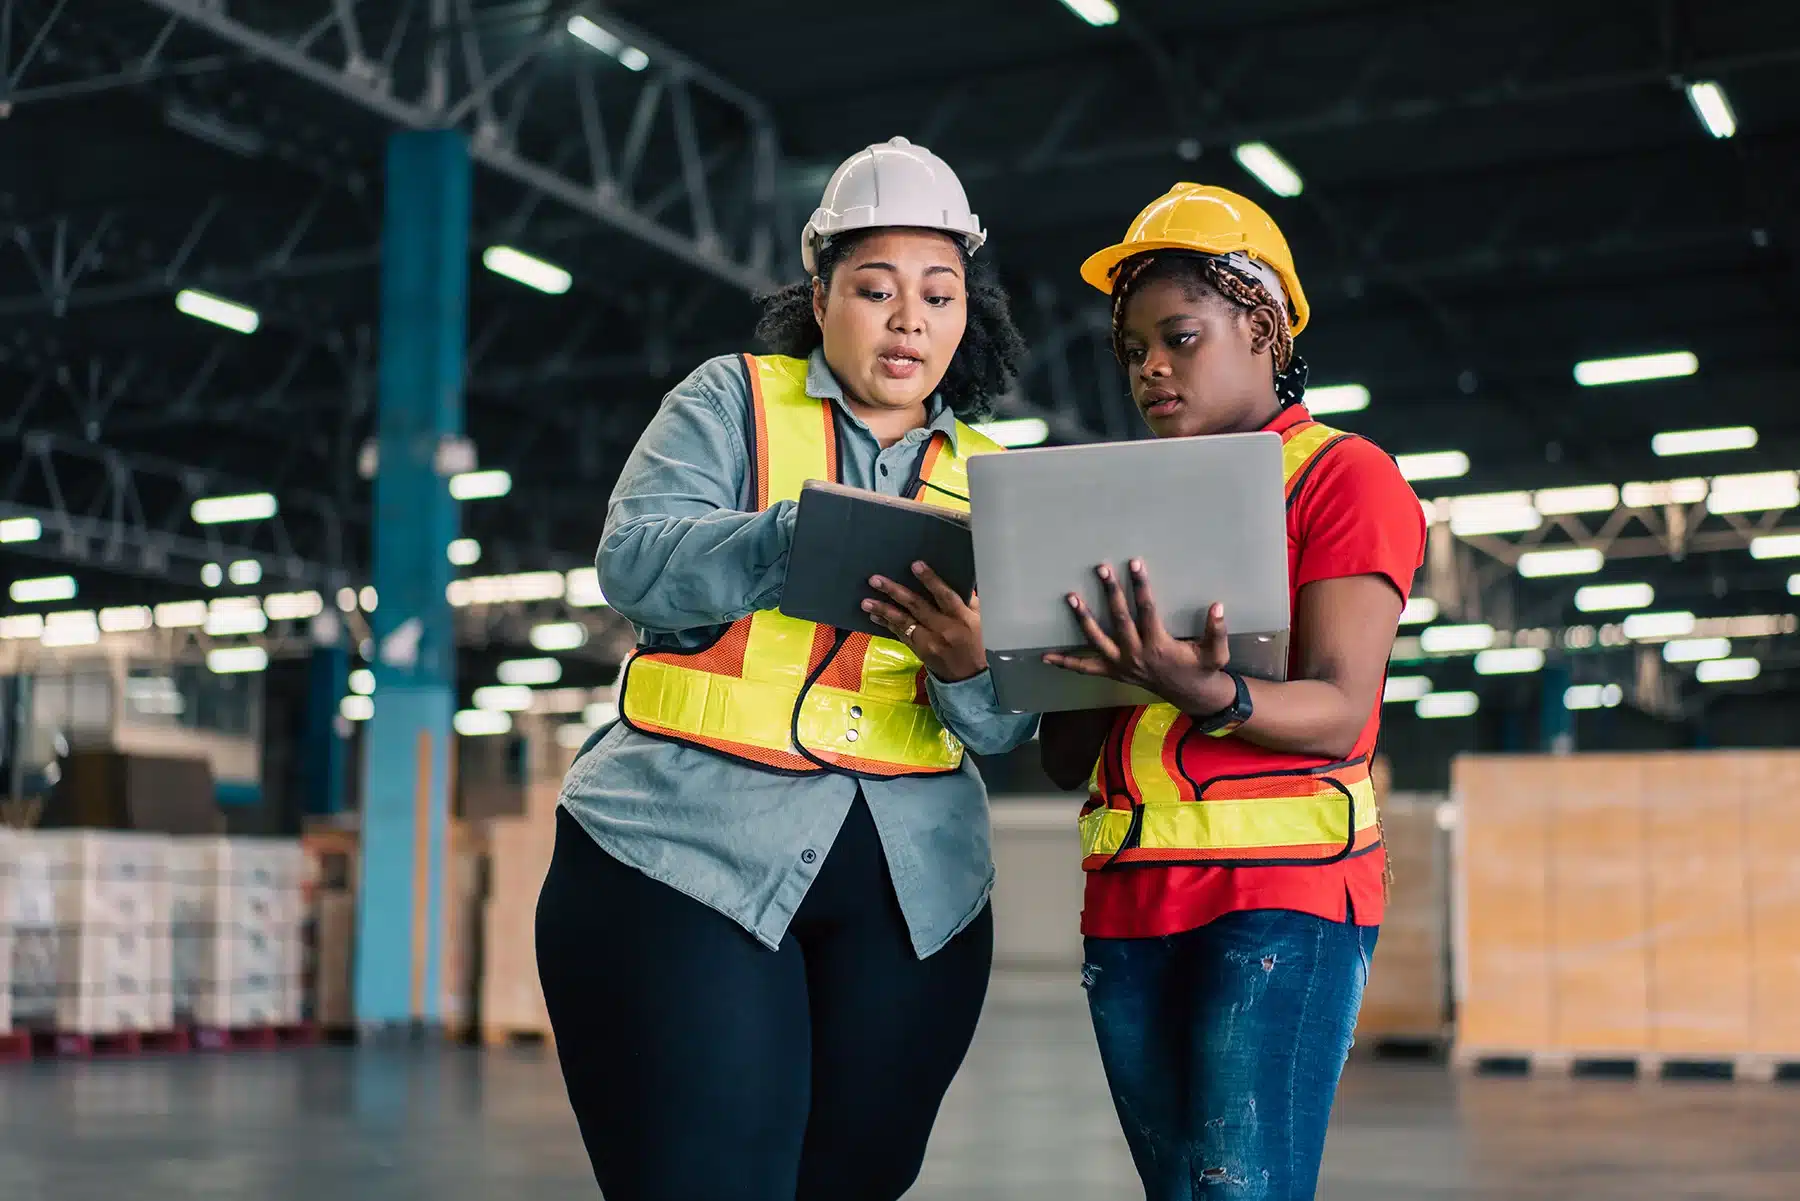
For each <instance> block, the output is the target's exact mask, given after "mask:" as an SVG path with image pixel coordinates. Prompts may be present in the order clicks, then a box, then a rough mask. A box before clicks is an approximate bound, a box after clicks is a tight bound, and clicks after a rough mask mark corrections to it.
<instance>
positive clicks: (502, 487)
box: [450, 468, 512, 500]
mask: <svg viewBox="0 0 1800 1201" xmlns="http://www.w3.org/2000/svg"><path fill="white" fill-rule="evenodd" d="M511 491H512V473H511V472H507V471H502V470H499V469H498V468H496V469H494V470H492V471H465V472H462V473H461V474H458V475H453V476H451V477H450V495H451V496H452V497H454V498H455V499H457V500H487V499H489V498H491V497H495V496H505V495H506V494H507V493H508V492H511Z"/></svg>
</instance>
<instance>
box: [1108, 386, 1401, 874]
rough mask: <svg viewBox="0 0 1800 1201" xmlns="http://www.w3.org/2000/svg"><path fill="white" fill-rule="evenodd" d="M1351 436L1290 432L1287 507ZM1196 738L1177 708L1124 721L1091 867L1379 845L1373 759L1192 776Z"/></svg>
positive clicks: (1249, 859)
mask: <svg viewBox="0 0 1800 1201" xmlns="http://www.w3.org/2000/svg"><path fill="white" fill-rule="evenodd" d="M1349 436H1350V435H1348V434H1344V433H1340V432H1339V431H1337V430H1334V429H1331V428H1330V427H1328V426H1324V425H1321V424H1319V423H1318V422H1316V421H1307V422H1301V423H1299V424H1297V425H1294V426H1292V427H1290V428H1289V429H1288V430H1287V431H1286V432H1285V433H1284V434H1283V436H1282V455H1281V458H1282V463H1281V466H1282V475H1283V478H1284V481H1285V487H1286V495H1287V505H1288V508H1289V509H1290V510H1291V509H1292V508H1293V506H1294V502H1295V499H1296V498H1297V497H1298V496H1299V494H1300V490H1301V488H1302V487H1304V485H1305V483H1306V481H1307V479H1308V477H1309V476H1310V475H1311V474H1312V471H1313V469H1314V468H1315V467H1316V466H1317V465H1318V463H1319V462H1320V460H1321V459H1322V458H1323V457H1324V455H1325V453H1326V452H1327V451H1329V450H1330V449H1331V448H1332V447H1333V446H1335V445H1337V443H1338V442H1340V441H1342V440H1343V439H1345V438H1347V437H1349ZM1198 737H1199V734H1198V732H1197V730H1196V729H1195V726H1194V722H1193V719H1192V718H1190V717H1188V716H1187V715H1186V714H1184V713H1182V712H1181V711H1180V710H1178V709H1177V708H1175V706H1173V705H1167V704H1156V705H1148V706H1142V707H1139V708H1136V709H1132V710H1130V711H1129V712H1127V713H1124V714H1122V715H1121V716H1120V717H1119V719H1118V721H1117V722H1116V723H1115V724H1114V726H1113V728H1112V730H1111V731H1110V732H1109V733H1108V735H1107V738H1106V742H1105V743H1104V744H1103V745H1102V747H1101V751H1100V756H1099V759H1098V761H1097V762H1096V763H1095V765H1094V773H1093V776H1092V777H1091V779H1090V781H1089V791H1090V792H1091V793H1092V796H1091V798H1090V799H1089V802H1088V804H1087V806H1086V807H1085V808H1084V810H1083V812H1082V816H1081V847H1082V866H1083V867H1085V868H1087V869H1088V870H1090V871H1096V870H1100V869H1103V868H1108V867H1116V866H1127V865H1132V864H1157V863H1161V864H1175V863H1190V864H1202V865H1211V866H1219V867H1252V866H1285V865H1309V864H1320V863H1332V862H1336V861H1338V860H1340V859H1344V858H1347V857H1348V856H1351V855H1356V854H1361V853H1364V852H1366V851H1369V850H1373V849H1374V848H1375V847H1377V846H1379V845H1380V843H1381V827H1380V821H1379V817H1378V814H1377V810H1376V803H1375V792H1374V787H1373V785H1372V784H1371V783H1370V780H1369V766H1368V763H1367V761H1366V760H1364V759H1357V760H1352V761H1350V762H1346V763H1333V764H1327V765H1325V766H1323V767H1319V768H1308V769H1303V770H1297V771H1291V772H1286V771H1274V772H1265V773H1258V774H1255V775H1248V776H1218V777H1213V778H1208V779H1195V778H1194V777H1193V776H1192V775H1191V774H1190V772H1189V770H1188V760H1187V754H1186V752H1187V749H1188V746H1189V744H1190V743H1191V742H1192V740H1194V739H1196V738H1198Z"/></svg>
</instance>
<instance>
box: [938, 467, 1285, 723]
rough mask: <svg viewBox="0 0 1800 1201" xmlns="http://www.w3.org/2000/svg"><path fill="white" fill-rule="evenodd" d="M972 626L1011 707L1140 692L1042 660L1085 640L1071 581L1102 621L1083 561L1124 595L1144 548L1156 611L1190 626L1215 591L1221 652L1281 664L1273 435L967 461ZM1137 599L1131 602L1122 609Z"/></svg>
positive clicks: (1194, 632) (1180, 629)
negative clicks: (1104, 571) (1108, 574)
mask: <svg viewBox="0 0 1800 1201" xmlns="http://www.w3.org/2000/svg"><path fill="white" fill-rule="evenodd" d="M969 497H970V501H971V502H972V503H971V507H972V509H973V513H974V522H973V526H974V541H975V577H976V588H977V590H978V591H979V593H980V595H981V629H982V638H983V640H984V641H985V643H986V644H987V656H988V667H989V669H990V670H991V671H992V672H993V675H994V685H995V688H996V690H997V691H998V693H999V696H1000V703H1001V704H1002V705H1004V706H1006V707H1007V708H1008V709H1011V710H1014V711H1016V712H1022V713H1033V712H1035V713H1053V712H1060V711H1063V710H1069V709H1098V708H1106V707H1110V706H1114V705H1138V704H1146V703H1149V702H1150V701H1152V700H1154V699H1155V698H1154V697H1151V696H1150V695H1149V694H1147V693H1145V692H1143V691H1141V690H1139V689H1135V688H1130V687H1127V686H1125V685H1122V684H1118V683H1116V682H1114V681H1111V680H1106V679H1099V678H1095V677H1092V676H1083V675H1080V674H1077V673H1075V672H1070V671H1064V670H1062V669H1060V668H1055V667H1050V666H1048V665H1046V664H1045V663H1044V662H1043V656H1044V654H1045V653H1046V652H1047V651H1053V650H1077V649H1081V648H1084V647H1086V646H1087V640H1086V639H1085V638H1084V637H1082V634H1081V627H1080V625H1079V624H1078V623H1077V621H1076V619H1075V615H1074V612H1073V611H1072V610H1071V609H1070V608H1069V605H1068V602H1067V601H1066V599H1065V598H1066V597H1067V596H1068V594H1069V593H1071V592H1075V593H1078V594H1080V595H1081V596H1082V597H1083V598H1084V599H1085V600H1086V601H1087V604H1088V606H1089V608H1090V609H1092V610H1093V611H1094V613H1095V614H1096V615H1097V616H1099V617H1100V619H1101V624H1102V625H1103V626H1110V624H1111V623H1110V620H1109V618H1108V616H1107V614H1108V610H1107V606H1106V600H1105V593H1104V592H1103V591H1102V588H1101V584H1100V580H1099V579H1098V577H1096V576H1095V574H1094V569H1095V567H1097V566H1098V565H1099V564H1101V563H1110V564H1112V565H1113V569H1114V570H1115V571H1116V572H1117V573H1118V575H1119V578H1120V580H1121V581H1123V583H1124V585H1125V594H1126V597H1127V598H1128V599H1129V598H1130V597H1131V595H1132V590H1131V585H1130V578H1131V577H1130V571H1129V564H1130V562H1131V560H1132V559H1134V558H1141V559H1143V560H1144V563H1145V566H1146V567H1147V568H1148V569H1149V573H1150V585H1151V588H1152V590H1153V592H1154V594H1155V597H1156V602H1157V608H1158V609H1159V610H1160V612H1161V614H1162V619H1163V624H1164V625H1165V626H1167V627H1168V630H1169V632H1170V633H1172V634H1174V635H1175V636H1176V637H1177V638H1193V637H1197V636H1198V635H1199V634H1200V632H1201V630H1202V629H1203V628H1204V627H1205V624H1206V612H1207V610H1208V609H1209V608H1210V607H1211V606H1212V604H1213V603H1214V602H1215V601H1217V602H1221V603H1223V604H1224V606H1225V625H1226V629H1227V631H1228V632H1229V634H1230V639H1231V664H1232V666H1233V667H1235V668H1236V669H1237V670H1238V671H1240V672H1242V673H1244V674H1245V675H1250V676H1257V677H1261V678H1263V679H1269V680H1283V679H1286V678H1287V659H1288V624H1289V612H1288V561H1287V513H1286V500H1285V495H1284V487H1283V484H1282V472H1281V437H1280V435H1278V434H1273V433H1254V434H1227V435H1220V436H1214V437H1207V438H1168V439H1159V440H1155V441H1144V442H1108V443H1101V444H1098V445H1091V446H1069V447H1053V448H1049V449H1044V450H1020V451H1011V452H1009V453H1007V454H1003V455H978V456H976V457H975V458H973V459H971V460H970V461H969ZM1134 612H1135V609H1134Z"/></svg>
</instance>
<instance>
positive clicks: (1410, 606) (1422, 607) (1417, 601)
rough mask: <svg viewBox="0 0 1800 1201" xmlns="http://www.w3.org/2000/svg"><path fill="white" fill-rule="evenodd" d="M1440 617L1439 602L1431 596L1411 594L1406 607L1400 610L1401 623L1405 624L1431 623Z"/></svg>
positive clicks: (1420, 624)
mask: <svg viewBox="0 0 1800 1201" xmlns="http://www.w3.org/2000/svg"><path fill="white" fill-rule="evenodd" d="M1437 618H1438V603H1437V602H1436V601H1434V600H1432V599H1431V598H1430V597H1429V596H1409V597H1407V598H1406V607H1405V608H1403V609H1401V610H1400V624H1401V625H1403V626H1422V625H1429V624H1431V623H1432V622H1434V621H1436V620H1437Z"/></svg>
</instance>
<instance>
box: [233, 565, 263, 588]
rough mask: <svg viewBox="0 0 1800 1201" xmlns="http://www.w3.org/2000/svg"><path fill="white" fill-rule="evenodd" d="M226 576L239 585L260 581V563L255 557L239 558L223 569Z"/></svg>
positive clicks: (248, 584) (261, 571)
mask: <svg viewBox="0 0 1800 1201" xmlns="http://www.w3.org/2000/svg"><path fill="white" fill-rule="evenodd" d="M225 575H226V578H228V579H229V580H230V581H231V582H232V583H234V584H237V585H239V586H241V587H249V586H250V585H251V584H260V583H262V577H263V569H262V564H261V563H258V562H257V561H256V560H255V559H239V560H237V561H236V562H234V563H232V565H231V566H230V567H228V568H226V569H225Z"/></svg>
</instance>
